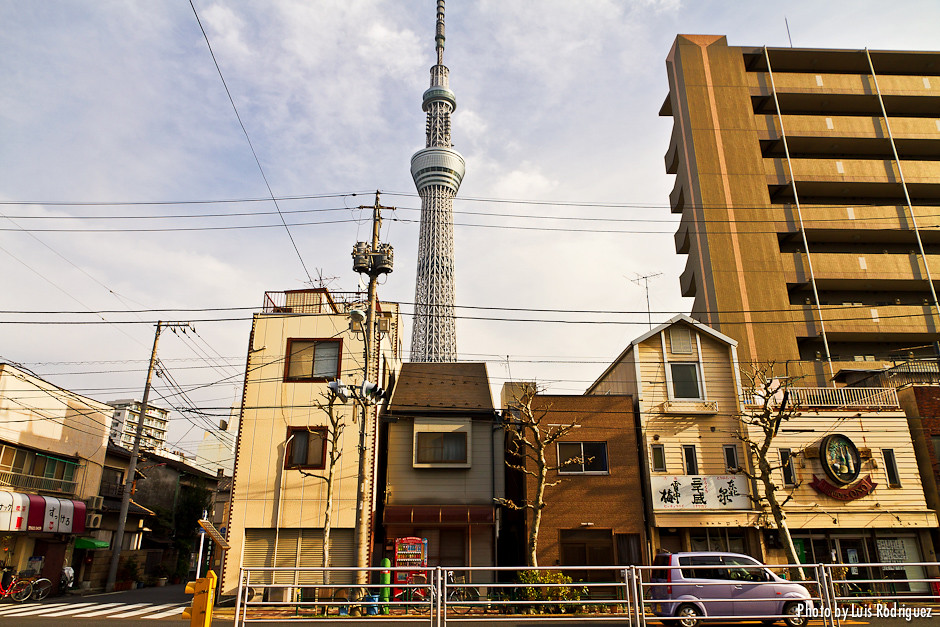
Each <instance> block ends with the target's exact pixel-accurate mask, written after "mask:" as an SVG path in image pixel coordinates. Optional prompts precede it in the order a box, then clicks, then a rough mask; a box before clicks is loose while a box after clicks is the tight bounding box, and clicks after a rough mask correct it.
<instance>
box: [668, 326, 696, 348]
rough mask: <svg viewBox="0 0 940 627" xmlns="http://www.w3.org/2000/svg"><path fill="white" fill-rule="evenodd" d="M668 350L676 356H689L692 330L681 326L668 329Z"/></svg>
mask: <svg viewBox="0 0 940 627" xmlns="http://www.w3.org/2000/svg"><path fill="white" fill-rule="evenodd" d="M669 348H670V350H672V352H673V353H674V354H676V355H691V354H692V329H690V328H689V327H685V326H681V325H676V326H673V327H670V329H669Z"/></svg>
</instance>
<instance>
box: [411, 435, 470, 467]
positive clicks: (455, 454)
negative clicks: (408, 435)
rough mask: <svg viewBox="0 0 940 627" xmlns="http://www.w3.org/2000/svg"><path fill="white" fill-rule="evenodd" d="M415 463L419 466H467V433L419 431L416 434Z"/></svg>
mask: <svg viewBox="0 0 940 627" xmlns="http://www.w3.org/2000/svg"><path fill="white" fill-rule="evenodd" d="M415 462H416V463H419V464H466V463H467V432H466V431H447V432H438V431H419V432H418V433H416V434H415Z"/></svg>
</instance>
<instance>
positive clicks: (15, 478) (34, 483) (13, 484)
mask: <svg viewBox="0 0 940 627" xmlns="http://www.w3.org/2000/svg"><path fill="white" fill-rule="evenodd" d="M0 486H4V487H8V488H16V489H18V490H24V491H26V492H54V493H56V494H65V495H72V494H75V489H76V488H77V487H78V482H77V481H66V480H65V479H52V478H49V477H37V476H36V475H28V474H26V473H22V472H15V471H12V470H0Z"/></svg>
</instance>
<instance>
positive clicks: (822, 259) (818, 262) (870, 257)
mask: <svg viewBox="0 0 940 627" xmlns="http://www.w3.org/2000/svg"><path fill="white" fill-rule="evenodd" d="M812 250H813V249H812V244H810V251H812ZM812 261H813V274H814V276H815V278H816V284H817V287H821V288H824V289H825V288H828V289H838V290H839V291H844V292H852V291H860V292H861V291H864V292H870V291H894V292H898V291H900V292H923V293H924V297H927V296H929V292H928V290H927V285H926V281H927V275H926V274H925V273H924V264H923V262H922V260H921V258H920V255H919V254H916V253H914V252H910V253H907V254H897V253H870V252H865V251H864V249H862V252H842V253H826V252H820V253H817V252H813V253H812ZM780 262H781V267H782V268H783V272H784V276H785V277H786V281H787V283H790V284H803V283H809V281H810V276H809V265H808V263H807V260H806V255H805V254H803V253H780ZM927 264H928V265H929V268H930V275H931V277H932V278H933V279H934V281H940V255H928V256H927Z"/></svg>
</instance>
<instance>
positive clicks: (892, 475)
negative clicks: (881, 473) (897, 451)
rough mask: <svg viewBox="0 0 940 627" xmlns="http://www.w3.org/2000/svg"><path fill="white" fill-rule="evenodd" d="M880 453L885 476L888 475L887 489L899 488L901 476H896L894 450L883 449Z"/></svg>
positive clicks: (896, 467) (896, 468) (896, 466)
mask: <svg viewBox="0 0 940 627" xmlns="http://www.w3.org/2000/svg"><path fill="white" fill-rule="evenodd" d="M881 453H882V455H884V458H885V474H886V475H888V487H889V488H900V487H901V476H900V475H899V474H898V462H897V460H896V459H895V458H894V449H890V448H883V449H881Z"/></svg>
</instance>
